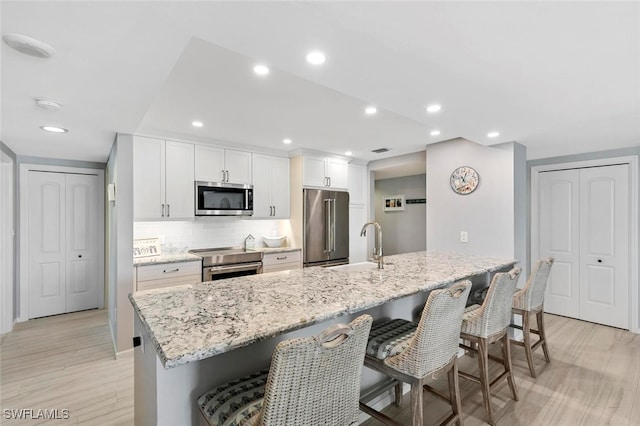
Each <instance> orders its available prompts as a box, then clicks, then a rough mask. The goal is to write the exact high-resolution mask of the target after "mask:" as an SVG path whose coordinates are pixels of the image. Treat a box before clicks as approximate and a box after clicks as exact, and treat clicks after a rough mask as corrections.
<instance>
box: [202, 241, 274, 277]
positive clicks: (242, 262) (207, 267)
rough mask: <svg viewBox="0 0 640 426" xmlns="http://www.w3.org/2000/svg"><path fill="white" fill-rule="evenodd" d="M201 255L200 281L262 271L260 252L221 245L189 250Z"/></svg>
mask: <svg viewBox="0 0 640 426" xmlns="http://www.w3.org/2000/svg"><path fill="white" fill-rule="evenodd" d="M190 253H193V254H197V255H198V256H201V257H202V281H203V282H206V281H215V280H221V279H224V278H233V277H242V276H246V275H255V274H261V273H262V256H263V253H262V252H258V251H246V250H244V249H242V248H234V247H222V248H213V249H200V250H190Z"/></svg>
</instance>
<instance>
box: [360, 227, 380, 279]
mask: <svg viewBox="0 0 640 426" xmlns="http://www.w3.org/2000/svg"><path fill="white" fill-rule="evenodd" d="M369 225H373V226H375V227H376V242H375V247H374V248H373V260H377V261H378V269H384V260H383V257H382V226H380V224H379V223H378V222H374V221H372V220H370V221H369V222H367V223H365V224H364V225H363V226H362V231H360V236H361V237H365V236H366V235H367V226H369Z"/></svg>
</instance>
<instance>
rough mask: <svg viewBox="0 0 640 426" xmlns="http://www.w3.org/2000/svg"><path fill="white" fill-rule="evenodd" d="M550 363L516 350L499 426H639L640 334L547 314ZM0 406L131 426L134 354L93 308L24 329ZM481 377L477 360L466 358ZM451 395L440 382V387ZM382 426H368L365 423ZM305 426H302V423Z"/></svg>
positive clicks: (434, 411)
mask: <svg viewBox="0 0 640 426" xmlns="http://www.w3.org/2000/svg"><path fill="white" fill-rule="evenodd" d="M545 318H546V325H547V333H548V339H549V345H550V347H549V349H550V352H551V363H550V364H546V363H545V362H544V359H543V358H542V354H541V353H537V352H536V353H535V354H534V359H535V365H536V371H537V372H538V378H537V379H535V380H534V379H532V378H531V377H530V376H529V373H528V369H527V363H526V360H525V357H524V351H523V350H522V348H518V347H513V348H512V352H513V358H514V368H515V377H516V381H517V384H518V387H519V392H520V401H518V402H516V401H513V400H512V399H510V397H509V392H508V387H506V386H503V387H501V388H499V389H498V390H497V391H496V392H495V393H494V396H493V401H494V407H495V409H496V411H497V418H498V424H499V425H504V426H514V425H536V426H537V425H545V426H546V425H560V426H563V425H567V426H569V425H571V426H572V425H589V426H590V425H594V426H596V425H614V426H619V425H628V426H631V425H634V426H635V425H639V424H640V335H636V334H632V333H629V332H627V331H623V330H618V329H615V328H610V327H605V326H600V325H595V324H591V323H587V322H582V321H577V320H572V319H568V318H563V317H558V316H553V315H546V316H545ZM0 343H1V349H0V363H1V366H0V408H1V409H2V410H4V409H7V408H8V409H11V408H14V409H18V408H32V409H38V408H43V409H44V408H49V409H51V408H57V409H68V410H69V414H70V418H69V420H57V421H52V422H43V421H40V422H29V421H19V422H17V421H11V420H6V419H5V417H4V411H2V412H0V423H2V424H19V425H27V424H46V423H50V424H65V425H66V424H83V425H94V424H95V425H121V424H127V425H130V424H133V356H132V352H129V353H128V354H125V355H124V356H121V357H119V358H118V359H117V360H115V359H114V356H113V351H112V346H111V336H110V332H109V327H108V325H107V313H106V312H105V311H86V312H78V313H74V314H68V315H60V316H56V317H50V318H42V319H38V320H33V321H29V322H27V323H21V324H17V325H16V326H15V329H14V331H13V332H11V333H8V334H6V335H4V336H3V337H2V340H1V342H0ZM461 361H462V362H461V364H462V366H463V368H465V369H467V370H469V371H472V370H473V371H475V369H476V368H477V366H476V363H475V359H471V358H468V357H463V358H462V359H461ZM435 384H436V386H441V387H442V389H445V387H446V383H445V381H443V380H438V381H436V382H435ZM460 384H461V393H462V409H463V412H464V422H465V425H467V426H474V425H481V424H484V422H483V417H484V412H483V408H482V396H481V393H480V388H479V387H478V385H476V384H474V383H471V382H468V381H465V380H464V379H461V380H460ZM408 407H409V401H408V395H407V396H406V397H405V401H404V404H403V407H402V408H400V409H398V408H395V407H391V408H389V409H387V411H386V413H387V414H389V415H391V416H393V417H394V418H397V419H399V420H400V421H401V422H403V424H406V425H409V424H410V422H409V419H410V413H409V408H408ZM446 409H447V405H446V404H445V403H444V402H442V401H440V400H437V399H435V398H433V397H432V396H429V395H426V397H425V407H424V412H425V424H427V425H432V424H435V423H436V422H437V420H438V419H439V418H441V417H442V416H443V415H444V413H445V411H446ZM377 424H379V423H378V422H376V421H375V420H368V421H367V422H366V423H365V425H366V426H373V425H377ZM301 426H302V425H301Z"/></svg>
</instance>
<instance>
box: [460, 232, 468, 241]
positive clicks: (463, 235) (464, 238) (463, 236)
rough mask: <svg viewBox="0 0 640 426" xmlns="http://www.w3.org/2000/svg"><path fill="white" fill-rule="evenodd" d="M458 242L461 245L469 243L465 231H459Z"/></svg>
mask: <svg viewBox="0 0 640 426" xmlns="http://www.w3.org/2000/svg"><path fill="white" fill-rule="evenodd" d="M460 242H461V243H468V242H469V235H468V234H467V231H460Z"/></svg>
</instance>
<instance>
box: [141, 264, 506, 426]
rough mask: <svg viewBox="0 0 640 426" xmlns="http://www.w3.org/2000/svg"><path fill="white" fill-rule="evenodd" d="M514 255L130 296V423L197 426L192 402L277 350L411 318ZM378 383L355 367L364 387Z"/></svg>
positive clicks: (301, 273)
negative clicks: (358, 324) (370, 322)
mask: <svg viewBox="0 0 640 426" xmlns="http://www.w3.org/2000/svg"><path fill="white" fill-rule="evenodd" d="M515 263H516V261H515V260H512V259H496V258H485V257H476V256H468V255H461V254H455V253H439V252H417V253H408V254H401V255H395V256H387V257H386V258H385V268H384V269H381V270H380V269H377V268H375V265H371V266H369V265H355V266H351V267H338V268H335V269H330V268H320V267H313V268H305V269H298V270H291V271H286V272H276V273H271V274H262V275H254V276H248V277H240V278H230V279H226V280H220V281H215V282H208V283H206V282H205V283H201V284H198V285H192V286H181V287H172V288H167V289H159V290H148V291H143V292H138V293H135V294H132V295H130V296H129V298H130V300H131V303H132V304H133V306H134V309H135V312H136V316H135V317H136V318H135V336H139V337H141V340H142V342H141V345H140V346H139V347H137V348H136V349H135V361H134V369H135V422H136V425H155V424H157V425H188V424H192V425H196V424H199V413H198V408H197V406H196V403H195V400H196V398H197V397H198V396H199V395H201V394H202V393H204V392H205V391H207V390H208V389H210V388H211V387H213V386H215V385H218V384H221V383H223V382H225V381H228V380H230V379H233V378H237V377H240V376H242V375H244V374H246V373H249V372H252V371H256V370H258V369H260V368H264V367H268V365H269V362H270V357H271V353H272V351H273V348H274V347H275V345H276V344H277V343H278V342H279V341H281V340H283V339H289V338H293V337H301V336H310V335H314V334H317V333H319V332H320V331H321V330H323V329H324V328H326V327H328V326H329V325H331V324H334V323H337V322H348V321H350V320H351V319H352V318H355V317H356V316H358V315H361V314H363V313H368V314H370V315H372V316H373V318H374V319H377V318H384V317H395V318H406V319H411V320H414V321H415V320H417V316H418V315H419V314H420V312H421V310H422V306H423V305H424V302H425V300H426V298H427V296H428V293H429V291H431V290H434V289H436V288H440V287H445V286H448V285H451V284H452V283H454V282H456V281H459V280H461V279H471V280H472V282H474V286H486V285H488V283H489V281H490V279H491V277H492V276H493V274H495V273H496V272H499V271H506V270H509V269H510V268H511V267H512V266H513V265H514V264H515ZM381 379H382V376H379V375H378V374H376V373H373V372H371V371H368V370H366V369H364V370H363V381H362V388H363V390H366V389H368V388H371V387H373V386H374V385H375V384H376V383H377V382H379V381H380V380H381Z"/></svg>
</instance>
